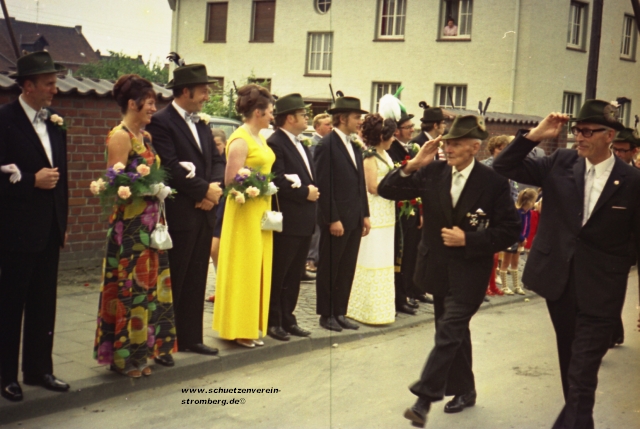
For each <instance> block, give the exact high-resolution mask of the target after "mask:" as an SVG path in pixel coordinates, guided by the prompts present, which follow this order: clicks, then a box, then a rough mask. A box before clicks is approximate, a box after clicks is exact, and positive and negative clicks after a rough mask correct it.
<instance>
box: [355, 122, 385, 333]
mask: <svg viewBox="0 0 640 429" xmlns="http://www.w3.org/2000/svg"><path fill="white" fill-rule="evenodd" d="M396 127H397V125H396V122H395V121H394V120H393V119H383V117H382V116H380V114H378V113H375V114H369V115H367V116H366V117H365V118H364V123H363V124H362V137H363V139H364V142H365V143H366V144H367V145H368V146H369V149H367V150H366V151H365V152H364V154H363V155H364V157H365V159H364V176H365V181H366V183H367V197H368V199H369V212H370V218H369V219H370V220H371V232H370V233H369V235H368V236H366V237H363V238H362V241H361V242H360V251H359V253H358V263H357V265H356V274H355V278H354V279H353V286H352V288H351V296H350V297H349V307H348V311H347V317H350V318H351V319H354V320H357V321H358V322H362V323H367V324H370V325H383V324H387V323H393V322H394V321H395V314H396V308H395V301H394V299H395V289H394V283H393V281H394V280H393V272H394V271H393V270H394V268H393V249H394V247H393V246H394V244H393V243H394V241H393V240H394V232H395V222H396V212H395V207H394V202H393V201H390V200H385V199H384V198H382V197H380V196H379V195H378V183H380V181H381V180H382V179H383V178H384V176H386V175H387V173H388V172H389V171H391V170H392V169H393V161H392V160H391V157H390V156H389V154H387V149H389V147H390V146H391V143H393V138H394V137H393V133H395V131H396Z"/></svg>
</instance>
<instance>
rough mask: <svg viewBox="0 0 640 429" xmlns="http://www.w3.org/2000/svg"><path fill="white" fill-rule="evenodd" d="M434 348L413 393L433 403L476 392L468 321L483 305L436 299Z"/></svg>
mask: <svg viewBox="0 0 640 429" xmlns="http://www.w3.org/2000/svg"><path fill="white" fill-rule="evenodd" d="M433 302H434V311H435V316H436V335H435V345H434V347H433V349H432V350H431V353H430V354H429V357H428V358H427V363H426V364H425V366H424V369H423V371H422V374H421V375H420V380H418V381H417V382H415V383H414V384H413V385H412V386H411V387H410V390H411V392H412V393H413V394H414V395H416V396H420V397H422V398H425V399H429V400H431V401H439V400H441V399H442V398H443V397H444V396H450V395H463V394H465V393H468V392H470V391H472V390H474V389H475V379H474V376H473V370H472V366H473V359H472V350H471V332H470V331H469V322H470V321H471V317H473V315H474V314H476V312H477V311H478V308H479V307H480V305H479V304H478V305H472V304H467V303H463V302H458V301H456V300H455V298H454V297H453V296H452V295H447V296H446V297H441V296H434V297H433Z"/></svg>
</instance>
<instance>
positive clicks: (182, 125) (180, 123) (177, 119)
mask: <svg viewBox="0 0 640 429" xmlns="http://www.w3.org/2000/svg"><path fill="white" fill-rule="evenodd" d="M169 109H171V110H170V112H171V115H172V116H173V118H172V120H171V122H173V123H174V124H175V126H176V127H178V129H179V130H180V131H181V132H182V134H184V136H185V137H186V138H187V140H188V141H189V142H190V143H191V145H192V146H193V147H194V148H195V149H196V151H197V152H198V153H199V154H201V155H202V156H204V154H203V153H202V151H201V150H200V147H199V146H198V142H197V141H196V139H195V137H194V136H193V133H192V132H191V128H189V125H187V121H185V120H184V118H182V117H181V116H180V114H179V113H178V111H177V110H176V109H175V108H174V107H173V106H172V105H171V104H169ZM197 128H198V127H197V126H196V129H197ZM201 141H202V140H201Z"/></svg>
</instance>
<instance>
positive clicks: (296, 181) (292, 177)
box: [284, 174, 302, 188]
mask: <svg viewBox="0 0 640 429" xmlns="http://www.w3.org/2000/svg"><path fill="white" fill-rule="evenodd" d="M284 178H285V179H287V180H288V181H289V182H291V187H292V188H299V187H300V186H301V185H302V182H301V181H300V177H298V175H297V174H285V175H284Z"/></svg>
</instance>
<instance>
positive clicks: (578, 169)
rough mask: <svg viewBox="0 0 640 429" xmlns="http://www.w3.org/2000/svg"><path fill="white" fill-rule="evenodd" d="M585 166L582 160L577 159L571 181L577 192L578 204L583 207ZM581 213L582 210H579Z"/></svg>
mask: <svg viewBox="0 0 640 429" xmlns="http://www.w3.org/2000/svg"><path fill="white" fill-rule="evenodd" d="M585 168H586V164H585V161H584V158H578V161H577V162H576V163H575V164H573V180H574V181H575V182H576V188H577V190H578V199H579V200H580V204H582V206H584V172H585ZM580 211H582V209H581V210H580Z"/></svg>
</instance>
